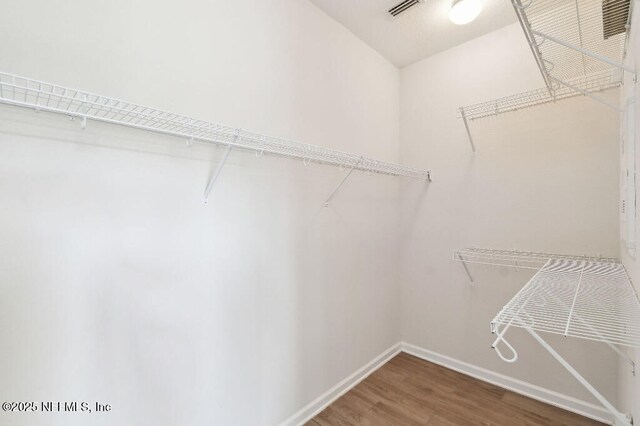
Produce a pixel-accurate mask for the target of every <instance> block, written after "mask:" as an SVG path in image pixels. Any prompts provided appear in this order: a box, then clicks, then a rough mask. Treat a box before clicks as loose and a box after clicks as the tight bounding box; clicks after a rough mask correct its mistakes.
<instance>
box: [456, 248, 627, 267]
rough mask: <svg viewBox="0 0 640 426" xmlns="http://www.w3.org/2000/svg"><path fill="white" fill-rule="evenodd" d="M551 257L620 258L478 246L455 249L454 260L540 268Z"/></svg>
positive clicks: (575, 258) (574, 258) (578, 259)
mask: <svg viewBox="0 0 640 426" xmlns="http://www.w3.org/2000/svg"><path fill="white" fill-rule="evenodd" d="M549 259H563V260H575V261H592V262H601V263H617V262H618V260H617V259H615V258H613V257H602V256H587V255H584V256H583V255H569V254H557V253H542V252H535V251H520V250H496V249H486V248H477V247H469V248H464V249H460V250H454V251H453V260H456V261H458V262H465V263H477V264H481V265H492V266H510V267H513V268H525V269H540V268H542V267H543V266H544V264H545V263H547V261H548V260H549Z"/></svg>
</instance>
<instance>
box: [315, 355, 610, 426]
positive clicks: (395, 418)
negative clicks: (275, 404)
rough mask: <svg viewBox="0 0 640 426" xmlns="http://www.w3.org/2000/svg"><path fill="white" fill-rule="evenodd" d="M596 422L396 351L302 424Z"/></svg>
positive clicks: (577, 425)
mask: <svg viewBox="0 0 640 426" xmlns="http://www.w3.org/2000/svg"><path fill="white" fill-rule="evenodd" d="M327 425H338V426H342V425H344V426H354V425H361V426H385V425H393V426H396V425H397V426H402V425H405V426H414V425H416V426H417V425H423V426H454V425H455V426H467V425H469V426H502V425H508V426H596V425H602V423H599V422H596V421H594V420H591V419H588V418H585V417H582V416H579V415H577V414H574V413H570V412H568V411H565V410H562V409H560V408H557V407H554V406H551V405H548V404H544V403H542V402H539V401H536V400H533V399H531V398H527V397H525V396H522V395H519V394H516V393H513V392H510V391H508V390H506V389H503V388H500V387H498V386H495V385H492V384H489V383H486V382H483V381H481V380H478V379H475V378H473V377H469V376H466V375H464V374H461V373H458V372H455V371H453V370H449V369H447V368H444V367H441V366H439V365H437V364H433V363H430V362H427V361H424V360H422V359H419V358H417V357H414V356H411V355H408V354H406V353H400V354H398V355H397V356H395V357H394V358H393V359H391V360H390V361H389V362H387V363H386V364H385V365H384V366H382V367H381V368H380V369H378V370H377V371H375V372H374V373H373V374H371V375H370V376H369V377H367V378H366V379H365V380H363V381H362V382H360V383H359V384H358V385H357V386H356V387H354V388H353V389H352V390H350V391H349V392H347V393H346V394H345V395H343V396H342V397H341V398H339V399H338V400H337V401H335V402H334V403H333V404H331V405H330V406H329V407H327V408H326V409H325V410H324V411H322V412H321V413H320V414H318V415H317V416H316V417H315V418H313V419H312V420H311V421H310V422H308V423H307V426H327Z"/></svg>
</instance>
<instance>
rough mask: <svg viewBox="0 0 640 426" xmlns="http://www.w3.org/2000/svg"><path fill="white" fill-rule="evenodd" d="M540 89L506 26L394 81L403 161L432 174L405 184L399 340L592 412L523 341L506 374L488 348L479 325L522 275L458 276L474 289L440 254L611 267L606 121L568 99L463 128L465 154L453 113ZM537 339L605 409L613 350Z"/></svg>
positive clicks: (565, 376) (516, 335)
mask: <svg viewBox="0 0 640 426" xmlns="http://www.w3.org/2000/svg"><path fill="white" fill-rule="evenodd" d="M543 85H544V83H543V82H542V78H541V76H540V74H539V71H538V69H537V67H536V65H535V63H534V59H533V56H532V54H531V52H530V50H529V47H528V45H527V43H526V41H525V40H524V35H523V33H522V30H521V28H520V27H519V25H518V24H514V25H510V26H508V27H505V28H503V29H501V30H498V31H495V32H493V33H491V34H488V35H486V36H483V37H480V38H478V39H475V40H472V41H470V42H468V43H466V44H463V45H460V46H458V47H455V48H453V49H451V50H449V51H446V52H443V53H441V54H438V55H436V56H433V57H430V58H427V59H425V60H423V61H420V62H418V63H416V64H414V65H411V66H409V67H407V68H404V69H403V70H402V71H401V95H400V99H401V101H400V102H401V114H400V117H401V118H400V128H401V161H402V162H404V163H406V164H408V165H412V164H413V165H418V164H422V163H425V162H428V163H429V164H430V165H431V167H432V169H433V174H434V181H433V183H432V184H431V185H430V186H429V188H428V190H426V191H424V190H422V188H420V187H418V186H416V185H415V184H412V183H404V184H403V192H402V205H403V210H402V215H403V221H402V235H403V241H402V258H401V259H402V279H403V287H402V307H403V313H402V334H403V340H405V341H407V342H409V343H412V344H415V345H418V346H421V347H423V348H426V349H429V350H432V351H435V352H439V353H441V354H444V355H448V356H450V357H453V358H456V359H459V360H462V361H466V362H468V363H471V364H474V365H477V366H480V367H483V368H486V369H488V370H491V371H496V372H499V373H502V374H505V375H508V376H511V377H514V378H517V379H520V380H524V381H526V382H529V383H532V384H535V385H538V386H542V387H545V388H548V389H551V390H554V391H557V392H560V393H563V394H566V395H570V396H573V397H576V398H580V399H584V400H586V401H590V402H595V401H594V399H593V398H592V397H591V396H590V394H588V392H586V391H585V390H583V389H582V388H581V386H580V385H579V384H578V383H577V382H576V381H575V380H574V379H573V378H572V377H571V376H570V375H569V373H567V372H566V371H565V370H564V369H563V368H562V367H561V366H560V365H559V364H558V363H557V362H555V361H554V359H553V358H552V357H551V356H550V355H549V354H547V353H546V352H545V351H544V350H543V349H542V348H541V347H540V346H539V345H538V344H537V343H536V342H535V341H533V339H532V338H531V337H529V336H528V335H527V334H526V332H523V331H522V330H513V331H509V333H508V334H507V337H508V339H509V340H510V342H511V343H512V344H513V345H514V346H515V347H516V349H517V350H518V352H519V356H520V357H519V360H518V362H516V363H514V364H507V363H504V362H502V361H501V360H500V359H499V358H498V357H497V356H496V354H495V353H494V351H492V350H491V348H490V345H491V343H492V342H493V336H492V335H491V334H490V331H489V323H490V321H491V320H492V319H493V317H494V316H495V315H496V314H497V312H498V311H499V310H500V308H501V307H502V306H503V305H504V304H505V303H506V302H508V301H509V299H510V298H511V297H513V295H515V293H516V292H517V291H518V290H519V289H520V288H521V287H522V286H523V285H524V284H525V283H526V282H527V280H528V279H529V278H530V276H531V273H529V272H527V271H523V270H520V271H517V272H516V271H514V270H512V269H509V268H496V267H489V266H480V265H470V271H471V272H472V274H473V275H474V278H475V280H476V285H475V287H472V286H470V285H469V281H468V279H467V277H466V275H465V272H464V269H463V267H462V265H461V264H459V263H457V262H453V261H452V260H451V257H452V250H454V249H457V248H463V247H473V246H475V247H486V248H498V249H500V248H503V249H520V250H533V251H545V252H556V253H568V254H591V255H598V254H601V255H604V256H618V214H617V205H618V189H617V187H618V170H619V169H618V164H619V161H618V129H619V127H618V116H617V114H616V113H615V112H613V111H610V110H609V109H607V108H606V107H603V106H602V105H600V104H598V103H596V102H593V101H591V100H589V99H585V98H576V99H572V100H566V101H562V102H559V103H557V104H555V105H552V104H550V105H546V106H544V107H540V108H531V109H526V110H522V111H519V112H515V113H511V114H505V115H501V116H498V117H495V118H487V119H484V120H478V121H475V122H472V123H471V131H472V134H473V136H474V138H475V142H476V146H477V149H478V154H477V155H476V156H475V157H473V156H472V155H471V149H470V147H469V142H468V140H467V135H466V133H465V130H464V126H463V123H462V121H461V120H458V119H457V118H456V110H457V108H458V107H460V106H463V105H468V104H473V103H476V102H480V101H485V100H489V99H493V98H496V97H500V96H506V95H510V94H513V93H518V92H521V91H524V90H529V89H534V88H538V87H543ZM607 96H610V97H613V99H616V97H617V93H616V92H615V91H614V92H612V93H609V94H607ZM554 337H555V338H554ZM545 338H547V337H546V336H545ZM547 340H548V342H550V343H551V344H552V345H553V346H554V347H555V348H557V350H558V351H559V352H560V353H561V354H562V355H564V356H565V357H566V358H567V359H568V360H569V361H570V362H571V363H572V365H574V366H575V367H576V368H577V369H578V370H579V371H580V372H582V373H584V375H585V377H586V378H587V379H588V380H590V381H591V382H592V383H593V385H594V386H595V387H596V388H597V389H599V390H601V391H602V393H603V394H604V395H605V396H606V397H608V398H610V399H611V400H613V401H614V402H615V401H616V396H617V388H616V386H617V384H616V379H617V377H616V376H617V359H616V354H615V353H614V352H613V351H611V350H610V349H609V348H608V347H607V346H606V345H603V344H599V343H589V342H583V341H578V340H576V339H565V338H563V337H559V336H552V337H548V339H547Z"/></svg>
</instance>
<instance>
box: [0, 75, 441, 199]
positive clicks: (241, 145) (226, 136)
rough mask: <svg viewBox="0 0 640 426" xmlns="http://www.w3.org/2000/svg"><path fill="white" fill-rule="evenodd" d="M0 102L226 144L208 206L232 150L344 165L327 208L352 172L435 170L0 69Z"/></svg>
mask: <svg viewBox="0 0 640 426" xmlns="http://www.w3.org/2000/svg"><path fill="white" fill-rule="evenodd" d="M0 103H2V104H7V105H14V106H20V107H26V108H30V109H33V110H35V111H48V112H53V113H58V114H63V115H66V116H69V117H71V118H72V119H80V123H81V127H82V128H83V129H84V128H85V127H86V126H87V121H88V120H94V121H101V122H105V123H110V124H117V125H121V126H126V127H133V128H136V129H140V130H146V131H151V132H155V133H162V134H166V135H172V136H177V137H180V138H184V139H186V140H187V145H189V146H191V145H192V144H193V142H194V141H201V142H208V143H213V144H217V145H222V146H226V151H225V153H224V155H223V157H222V160H221V161H220V163H219V164H218V167H217V169H216V170H215V172H214V173H213V174H212V176H211V178H210V179H209V181H208V183H207V185H206V187H205V190H204V194H203V203H204V204H207V200H208V197H209V193H210V192H211V189H212V187H213V184H214V183H215V181H216V179H217V178H218V176H219V175H220V172H221V171H222V167H223V166H224V164H225V162H226V160H227V158H228V157H229V154H230V152H231V150H232V149H233V148H238V149H243V150H250V151H253V152H255V153H256V155H262V154H273V155H278V156H283V157H290V158H296V159H301V160H303V162H304V163H305V164H308V163H309V162H316V163H321V164H330V165H334V166H340V167H341V168H344V169H346V170H347V172H346V174H345V176H344V177H343V179H342V180H341V181H340V183H339V184H338V186H337V187H336V188H335V190H334V191H333V192H332V193H331V195H330V196H329V197H328V198H327V200H326V202H325V206H327V205H328V203H329V201H331V199H332V198H333V197H334V196H335V194H336V193H337V191H338V190H339V189H340V187H341V186H342V185H343V184H344V183H345V181H346V180H347V178H348V177H349V176H350V175H351V173H352V172H353V171H354V170H360V171H364V172H369V173H378V174H384V175H389V176H403V177H408V178H413V179H420V180H425V181H429V182H430V181H431V172H430V171H428V170H420V169H416V168H412V167H406V166H401V165H399V164H393V163H387V162H384V161H378V160H374V159H372V158H367V157H363V156H358V155H354V154H349V153H346V152H342V151H337V150H334V149H328V148H323V147H320V146H315V145H308V144H303V143H300V142H295V141H291V140H287V139H280V138H274V137H270V136H265V135H261V134H258V133H253V132H249V131H246V130H242V129H236V128H232V127H227V126H223V125H220V124H217V123H213V122H209V121H203V120H197V119H194V118H190V117H186V116H183V115H180V114H176V113H172V112H166V111H161V110H158V109H155V108H150V107H145V106H142V105H138V104H135V103H132V102H127V101H123V100H119V99H115V98H111V97H108V96H102V95H96V94H93V93H89V92H85V91H82V90H78V89H73V88H69V87H63V86H59V85H56V84H51V83H46V82H44V81H40V80H34V79H31V78H26V77H20V76H17V75H13V74H7V73H0Z"/></svg>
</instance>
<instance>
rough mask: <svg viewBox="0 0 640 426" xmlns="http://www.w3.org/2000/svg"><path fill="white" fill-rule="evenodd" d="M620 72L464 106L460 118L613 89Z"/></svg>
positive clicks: (475, 116)
mask: <svg viewBox="0 0 640 426" xmlns="http://www.w3.org/2000/svg"><path fill="white" fill-rule="evenodd" d="M621 76H622V75H621V73H619V72H615V71H613V72H612V71H611V70H607V71H604V72H600V73H597V74H592V75H588V76H580V77H577V78H574V79H571V80H569V81H568V83H569V85H570V86H573V87H570V86H567V85H561V84H558V83H555V82H554V83H552V90H549V88H547V87H543V88H539V89H534V90H530V91H527V92H522V93H517V94H515V95H510V96H505V97H502V98H498V99H493V100H490V101H485V102H480V103H477V104H473V105H468V106H465V107H461V108H460V109H459V112H460V117H463V118H466V119H469V120H476V119H478V118H485V117H491V116H496V115H499V114H503V113H506V112H513V111H517V110H520V109H523V108H528V107H533V106H538V105H542V104H547V103H550V102H555V101H559V100H563V99H569V98H573V97H575V96H582V95H586V94H587V93H588V94H593V93H596V92H600V91H603V90H607V89H613V88H615V87H618V86H620V84H621V83H622V80H621Z"/></svg>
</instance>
